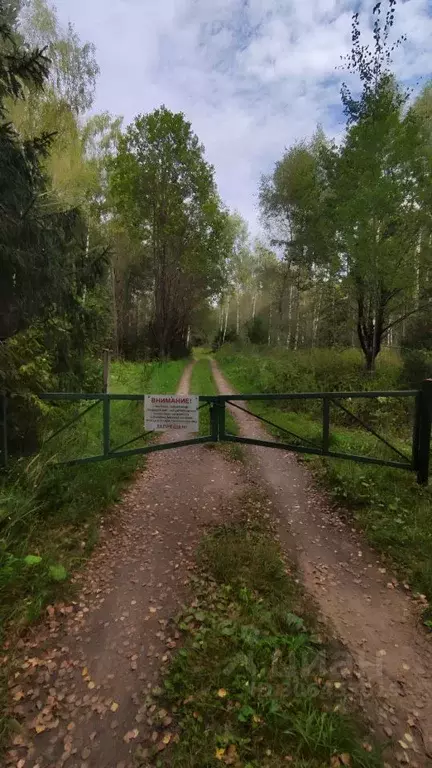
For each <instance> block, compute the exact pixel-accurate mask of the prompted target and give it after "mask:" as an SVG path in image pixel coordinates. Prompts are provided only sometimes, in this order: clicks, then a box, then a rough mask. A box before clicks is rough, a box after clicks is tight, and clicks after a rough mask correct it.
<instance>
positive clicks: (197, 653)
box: [148, 498, 381, 768]
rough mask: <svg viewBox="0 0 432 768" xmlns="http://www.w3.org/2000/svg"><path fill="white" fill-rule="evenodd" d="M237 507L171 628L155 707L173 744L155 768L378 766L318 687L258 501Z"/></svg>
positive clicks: (322, 662)
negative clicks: (173, 634)
mask: <svg viewBox="0 0 432 768" xmlns="http://www.w3.org/2000/svg"><path fill="white" fill-rule="evenodd" d="M241 506H242V508H243V513H242V514H241V515H240V518H239V519H238V520H235V521H234V522H233V523H232V524H231V525H228V526H223V527H221V528H217V529H215V530H214V531H213V532H211V533H210V534H209V535H208V536H206V537H205V538H204V540H203V542H202V544H201V549H200V562H201V565H202V566H204V569H205V571H204V575H203V576H202V577H200V578H196V579H195V599H194V601H193V602H192V604H191V605H190V606H188V607H187V608H186V609H185V610H184V611H183V612H182V614H181V616H180V617H179V619H178V624H179V627H180V629H181V630H182V631H183V634H184V643H183V646H182V648H181V650H180V651H178V652H177V654H176V656H175V658H174V660H173V662H172V664H171V668H170V670H169V672H168V675H167V677H166V678H165V681H164V690H163V691H162V693H161V697H160V698H159V699H158V706H160V705H162V706H164V707H165V708H166V709H168V710H169V711H171V712H172V713H173V715H174V717H175V719H176V721H177V723H178V726H179V729H180V738H179V740H178V741H177V743H174V744H172V746H171V747H170V748H169V749H168V750H166V752H163V753H161V755H160V756H159V757H158V763H157V764H158V765H160V766H163V765H171V766H181V767H182V768H186V766H187V767H188V768H195V767H196V768H198V766H203V765H213V763H214V764H216V762H217V760H219V761H220V763H221V765H223V764H233V763H235V762H238V763H239V764H240V763H241V764H242V765H245V766H248V767H249V768H258V766H260V767H261V766H267V767H268V768H277V766H282V765H286V759H287V758H289V760H293V761H294V763H295V764H296V765H301V766H303V767H304V768H319V767H320V766H322V765H328V764H329V762H330V760H331V759H332V758H334V756H336V755H341V754H345V756H346V755H349V760H350V764H351V765H353V766H358V767H360V766H361V767H362V768H367V767H369V766H378V765H380V764H381V760H380V756H379V754H378V752H377V751H376V750H375V749H373V748H372V747H370V748H369V746H368V749H371V750H372V751H367V750H366V749H365V747H364V746H363V745H364V741H363V740H362V729H361V727H358V726H357V725H356V723H355V722H354V720H353V719H352V717H351V716H350V714H349V713H348V712H347V711H346V708H345V704H344V702H343V700H342V699H340V698H339V697H336V696H335V693H334V688H333V684H332V682H331V681H330V680H328V681H327V675H328V671H329V667H330V665H331V654H330V653H329V654H327V649H326V647H325V646H324V645H322V644H321V641H320V642H317V640H316V639H315V638H314V636H313V634H312V632H311V631H310V630H308V629H307V626H306V622H305V621H304V619H303V618H302V617H301V616H300V615H298V613H299V610H300V611H301V610H303V606H302V605H301V600H300V597H299V595H298V593H297V592H296V589H295V588H294V584H293V581H292V580H291V579H290V578H289V576H287V567H286V564H285V563H284V562H283V560H282V558H281V554H280V551H279V548H278V547H277V545H276V544H275V543H274V542H273V540H272V538H271V535H270V533H269V531H268V530H267V529H266V528H265V526H264V525H263V519H264V517H263V513H264V511H265V500H261V499H249V498H244V499H242V502H241ZM257 548H258V553H257ZM261 566H262V567H261ZM152 704H153V702H152V700H151V699H150V698H149V700H148V706H149V707H150V706H152Z"/></svg>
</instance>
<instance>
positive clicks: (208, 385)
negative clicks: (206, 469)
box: [190, 350, 243, 461]
mask: <svg viewBox="0 0 432 768" xmlns="http://www.w3.org/2000/svg"><path fill="white" fill-rule="evenodd" d="M194 355H195V359H196V363H195V365H194V368H193V370H192V377H191V387H190V391H191V394H193V395H217V394H218V391H217V388H216V385H215V382H214V379H213V374H212V371H211V366H210V358H209V356H208V354H207V353H206V352H205V351H203V350H198V351H197V350H195V352H194ZM225 418H226V422H225V427H226V430H227V432H231V433H232V434H234V435H237V434H238V427H237V422H236V420H235V419H234V418H233V416H232V415H231V413H230V412H229V411H228V410H226V416H225ZM210 433H211V427H210V408H208V407H205V408H201V410H200V435H209V434H210ZM209 447H211V448H215V447H216V448H217V449H218V450H220V451H221V452H222V454H223V455H224V456H225V457H226V458H227V459H230V460H232V461H242V459H243V452H242V449H241V447H240V446H239V445H237V444H235V443H216V444H215V443H211V444H209Z"/></svg>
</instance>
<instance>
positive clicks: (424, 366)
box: [401, 349, 432, 389]
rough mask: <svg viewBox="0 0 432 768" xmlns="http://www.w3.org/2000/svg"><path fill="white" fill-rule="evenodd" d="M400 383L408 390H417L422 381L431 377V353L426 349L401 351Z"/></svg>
mask: <svg viewBox="0 0 432 768" xmlns="http://www.w3.org/2000/svg"><path fill="white" fill-rule="evenodd" d="M402 360H403V366H402V370H401V383H402V386H403V387H407V388H408V389H418V387H419V386H420V384H421V383H422V381H423V380H424V379H430V378H431V377H432V352H431V351H429V350H426V349H403V350H402Z"/></svg>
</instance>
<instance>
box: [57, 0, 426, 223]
mask: <svg viewBox="0 0 432 768" xmlns="http://www.w3.org/2000/svg"><path fill="white" fill-rule="evenodd" d="M374 4H375V0H371V2H367V1H366V0H55V5H56V7H57V12H58V16H59V20H60V21H61V22H62V23H67V22H68V21H71V22H72V23H73V24H74V26H75V28H76V31H77V32H78V34H79V36H80V37H81V39H82V40H83V41H84V40H89V41H92V42H94V43H95V45H96V49H97V59H98V63H99V66H100V70H101V71H100V76H99V81H98V86H97V93H96V100H95V104H94V107H93V109H94V110H96V111H105V110H108V111H109V112H111V113H112V114H114V115H123V116H124V119H125V123H126V124H127V123H129V122H131V121H132V120H133V118H134V117H135V116H136V115H137V114H139V113H145V112H149V111H151V110H153V109H154V108H156V107H158V106H160V105H161V104H165V105H166V106H167V107H168V108H170V109H172V110H173V111H181V112H184V114H185V115H186V117H187V119H188V120H190V121H191V123H192V127H193V130H194V131H195V132H196V133H197V134H198V136H199V138H200V140H201V141H202V142H203V144H204V146H205V149H206V157H207V159H208V160H209V161H210V162H211V163H212V164H213V165H214V167H215V172H216V181H217V184H218V188H219V192H220V194H221V197H222V199H223V201H224V203H225V204H226V205H228V206H229V207H230V208H231V209H235V210H238V211H239V212H240V213H241V215H242V216H244V217H245V219H246V220H247V221H248V222H249V225H250V228H251V232H252V233H253V234H254V233H257V232H258V231H259V212H258V188H259V181H260V178H261V175H262V174H263V173H269V172H271V170H272V168H273V166H274V163H275V162H276V161H277V160H278V159H279V158H280V157H281V156H282V154H283V152H284V150H285V149H286V148H287V147H289V146H291V145H292V144H293V143H294V142H295V141H297V140H301V139H304V138H309V137H310V136H311V135H312V134H313V132H314V130H315V128H316V126H317V124H321V125H322V126H323V128H324V130H325V132H326V133H327V135H329V136H331V137H333V138H336V139H338V138H340V137H341V136H342V135H343V129H344V121H343V115H342V112H341V109H340V83H341V80H342V78H344V79H347V78H346V75H344V73H343V72H341V71H340V70H338V69H336V68H337V67H338V66H339V65H340V63H341V62H340V56H341V55H343V54H346V53H347V52H348V51H349V49H350V33H351V17H352V13H353V12H354V11H358V12H359V13H360V18H361V25H362V29H363V30H364V32H365V35H366V37H367V36H369V37H370V34H371V11H372V8H373V6H374ZM383 5H384V6H385V5H386V3H385V1H384V3H383ZM401 32H404V33H405V34H406V35H407V38H408V41H407V43H406V44H405V45H404V46H403V48H400V49H399V50H398V51H397V52H396V55H395V60H394V71H395V72H396V74H397V76H398V77H399V78H400V79H403V80H405V81H407V82H409V83H410V84H413V86H414V88H415V89H417V88H421V87H422V85H424V84H425V83H426V82H427V81H428V79H430V77H431V73H432V0H405V2H401V0H399V2H398V4H397V10H396V22H395V26H394V29H393V36H394V37H397V36H398V35H399V34H400V33H401ZM348 82H349V79H348Z"/></svg>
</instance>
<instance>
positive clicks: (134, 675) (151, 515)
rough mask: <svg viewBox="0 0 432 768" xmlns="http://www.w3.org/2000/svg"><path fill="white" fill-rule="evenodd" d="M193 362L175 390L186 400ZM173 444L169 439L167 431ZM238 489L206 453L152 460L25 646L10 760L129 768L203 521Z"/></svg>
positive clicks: (238, 479) (145, 731)
mask: <svg viewBox="0 0 432 768" xmlns="http://www.w3.org/2000/svg"><path fill="white" fill-rule="evenodd" d="M190 373H191V367H189V368H188V369H187V370H186V371H185V374H184V376H183V378H182V381H181V384H180V386H179V390H178V392H179V393H181V394H184V393H187V391H188V388H189V381H190ZM171 439H173V440H174V439H178V436H176V435H173V436H172V438H171ZM243 491H244V478H243V476H242V472H241V467H240V465H237V464H233V463H228V462H226V461H225V460H224V459H223V458H222V456H221V455H220V453H219V452H218V451H209V450H208V449H205V448H204V447H203V446H197V447H192V448H183V449H178V450H173V451H167V452H165V451H164V452H161V453H154V454H151V455H150V458H149V459H148V462H147V464H146V467H145V470H144V471H142V472H140V474H139V475H138V476H137V478H136V481H135V482H134V484H133V485H132V487H131V488H130V490H129V491H128V492H127V493H126V494H125V496H124V498H123V500H122V501H121V503H119V504H118V505H116V506H115V508H114V509H112V510H111V511H110V512H109V514H108V515H107V516H106V522H105V524H104V526H103V528H102V531H101V541H100V544H99V545H98V546H97V548H96V550H95V553H94V555H93V556H92V558H91V559H90V561H89V563H88V564H87V566H86V570H85V575H84V577H80V587H81V590H80V598H79V601H78V602H77V603H76V604H73V605H68V606H63V607H58V610H56V611H55V612H54V610H53V609H52V610H51V611H50V612H51V616H50V618H49V620H48V621H47V622H46V623H45V624H44V625H43V626H41V627H39V628H38V629H37V630H36V632H35V633H34V635H33V636H31V637H29V638H28V639H27V640H26V647H25V649H24V651H23V654H24V655H23V659H22V667H21V669H20V673H19V675H18V676H17V678H16V680H15V686H14V688H13V690H12V696H13V698H14V700H15V705H14V706H15V711H14V714H15V715H16V716H17V717H18V718H19V719H20V720H22V721H23V722H24V725H23V729H22V731H21V732H19V733H18V734H17V736H16V737H15V744H14V745H13V746H12V749H11V750H10V752H9V753H8V756H7V760H8V763H7V764H8V765H9V764H11V765H14V766H16V765H17V764H19V765H20V766H21V764H20V763H19V761H20V760H25V761H26V762H25V763H22V765H23V766H24V765H25V766H26V768H27V767H28V766H39V768H48V767H49V768H61V767H62V766H63V765H66V766H67V768H130V766H132V755H133V752H134V750H135V749H136V747H137V744H139V743H140V742H141V741H142V740H147V739H148V738H149V737H150V736H151V733H152V730H153V729H152V728H151V727H150V726H149V724H148V723H147V721H146V719H145V718H144V715H143V714H142V711H140V708H141V705H142V702H143V692H145V690H146V688H148V689H150V688H152V686H154V685H155V684H156V682H157V680H158V678H159V670H160V668H161V667H163V665H164V664H166V663H167V662H168V660H169V658H170V655H171V653H172V652H173V650H174V648H175V646H176V642H177V638H178V635H176V634H174V630H172V629H171V628H170V623H169V622H170V619H171V618H172V617H173V616H175V615H176V614H177V613H178V611H179V608H180V606H181V605H182V603H183V601H184V598H185V597H186V594H187V583H188V579H189V576H190V573H189V569H190V567H191V563H192V552H193V550H194V548H195V546H196V544H197V541H198V539H199V537H200V536H201V534H202V528H203V526H206V525H208V524H209V523H211V522H217V521H218V520H219V509H220V507H221V506H222V504H223V503H224V502H226V501H227V500H228V499H230V500H232V499H234V498H235V497H236V496H237V494H240V493H242V492H243Z"/></svg>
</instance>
